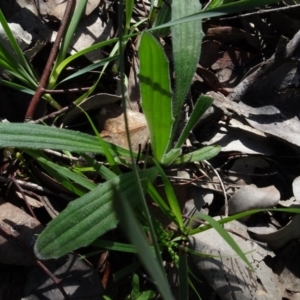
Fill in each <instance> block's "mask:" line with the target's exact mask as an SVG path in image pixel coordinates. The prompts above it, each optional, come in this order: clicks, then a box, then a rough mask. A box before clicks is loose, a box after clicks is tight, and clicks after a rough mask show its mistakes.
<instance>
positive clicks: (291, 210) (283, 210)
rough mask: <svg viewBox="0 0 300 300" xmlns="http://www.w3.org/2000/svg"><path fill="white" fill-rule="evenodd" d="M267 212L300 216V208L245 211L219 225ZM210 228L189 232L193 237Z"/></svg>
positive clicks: (208, 226) (205, 227)
mask: <svg viewBox="0 0 300 300" xmlns="http://www.w3.org/2000/svg"><path fill="white" fill-rule="evenodd" d="M265 211H274V212H278V211H280V212H285V213H294V214H300V208H275V209H270V208H268V209H252V210H248V211H244V212H242V213H238V214H236V215H233V216H229V217H226V218H223V219H221V220H219V221H218V223H219V224H221V225H222V224H226V223H228V222H231V221H233V220H238V219H240V218H243V217H246V216H251V215H253V214H256V213H259V212H265ZM210 228H212V226H211V225H210V224H208V225H204V226H201V227H199V228H195V229H191V230H190V231H189V234H190V235H193V234H196V233H198V232H202V231H205V230H208V229H210Z"/></svg>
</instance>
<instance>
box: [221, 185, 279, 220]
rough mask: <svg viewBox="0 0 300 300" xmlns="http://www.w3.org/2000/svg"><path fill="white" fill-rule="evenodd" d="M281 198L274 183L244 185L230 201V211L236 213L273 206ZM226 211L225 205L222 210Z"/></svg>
mask: <svg viewBox="0 0 300 300" xmlns="http://www.w3.org/2000/svg"><path fill="white" fill-rule="evenodd" d="M279 200H280V193H279V191H278V190H277V189H276V187H275V186H274V185H270V186H267V187H264V188H258V187H257V186H256V185H254V184H251V185H247V186H243V187H242V188H241V189H239V190H238V191H237V192H236V193H235V194H234V195H233V196H232V197H231V198H230V199H229V201H228V213H229V215H234V214H237V213H240V212H244V211H247V210H251V209H258V208H272V207H275V206H276V205H277V203H278V201H279ZM221 211H222V212H223V211H224V207H223V208H222V210H221Z"/></svg>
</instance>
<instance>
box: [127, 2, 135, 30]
mask: <svg viewBox="0 0 300 300" xmlns="http://www.w3.org/2000/svg"><path fill="white" fill-rule="evenodd" d="M133 5H134V0H126V1H125V14H126V20H125V34H127V33H128V32H129V29H130V22H131V16H132V11H133Z"/></svg>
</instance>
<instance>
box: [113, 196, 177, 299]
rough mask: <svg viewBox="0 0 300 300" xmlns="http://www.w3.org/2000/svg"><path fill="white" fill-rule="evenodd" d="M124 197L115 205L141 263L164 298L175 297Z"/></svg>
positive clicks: (116, 201)
mask: <svg viewBox="0 0 300 300" xmlns="http://www.w3.org/2000/svg"><path fill="white" fill-rule="evenodd" d="M122 198H123V197H122ZM122 198H121V199H119V201H118V200H115V202H114V207H115V210H116V213H117V216H118V218H119V220H120V224H121V226H122V228H124V231H125V233H126V234H127V236H128V238H129V240H130V242H131V243H132V244H133V245H134V246H135V248H136V250H137V254H138V256H139V259H140V261H141V263H142V264H143V265H144V267H145V269H146V270H147V272H148V273H149V274H150V276H151V277H152V278H153V280H155V282H156V284H157V288H158V290H159V292H160V293H161V296H162V297H163V299H166V300H172V299H174V297H173V295H172V293H171V290H170V288H169V284H168V281H167V279H166V276H165V274H164V271H163V267H162V266H160V265H159V264H158V258H157V257H155V256H154V253H153V251H152V250H151V248H150V246H149V244H148V242H147V240H146V237H145V234H144V232H143V231H142V229H141V227H140V225H139V223H138V222H137V220H136V218H135V216H134V214H133V211H132V209H131V207H130V205H129V203H128V200H129V199H128V198H127V199H126V198H125V197H124V198H125V199H122Z"/></svg>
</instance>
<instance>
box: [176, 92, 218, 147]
mask: <svg viewBox="0 0 300 300" xmlns="http://www.w3.org/2000/svg"><path fill="white" fill-rule="evenodd" d="M212 102H213V98H211V97H208V96H204V95H201V96H200V97H199V99H198V100H197V102H196V105H195V107H194V110H193V111H192V113H191V116H190V118H189V120H188V122H187V123H186V125H185V127H184V129H183V131H182V132H181V135H180V137H179V139H178V141H177V143H176V146H175V147H176V148H179V147H181V146H182V145H183V143H184V142H185V141H186V139H187V137H188V135H189V133H190V132H191V130H192V129H193V128H194V126H195V125H196V124H197V122H198V121H199V119H200V117H201V116H202V115H203V114H204V113H205V111H206V110H207V109H208V108H209V107H210V105H211V104H212Z"/></svg>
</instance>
